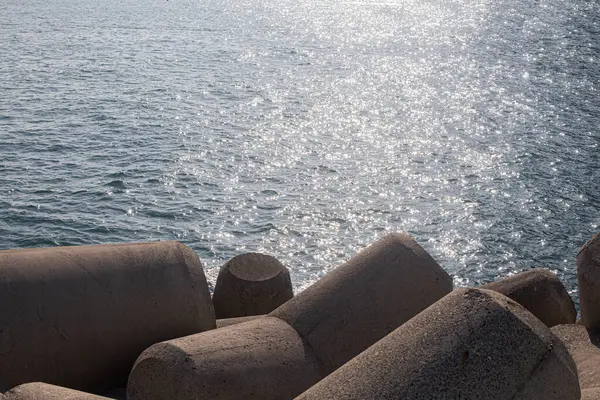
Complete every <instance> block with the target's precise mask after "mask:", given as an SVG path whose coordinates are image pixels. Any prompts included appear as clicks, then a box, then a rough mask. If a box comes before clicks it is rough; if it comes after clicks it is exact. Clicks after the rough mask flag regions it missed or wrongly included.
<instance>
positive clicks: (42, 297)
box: [0, 242, 215, 393]
mask: <svg viewBox="0 0 600 400" xmlns="http://www.w3.org/2000/svg"><path fill="white" fill-rule="evenodd" d="M0 327H1V328H0V385H3V386H5V387H7V388H11V387H14V386H17V385H19V384H21V383H25V382H35V381H41V382H49V383H53V384H56V385H61V386H65V387H70V388H76V389H80V390H85V391H90V392H94V393H100V392H102V391H104V390H108V389H110V388H112V387H118V386H125V385H126V382H127V376H128V374H129V371H130V370H131V367H132V366H133V363H134V362H135V360H136V358H137V357H138V356H139V355H140V353H141V352H142V351H144V350H145V349H146V348H147V347H149V346H151V345H152V344H154V343H157V342H160V341H163V340H167V339H171V338H176V337H180V336H185V335H189V334H192V333H196V332H201V331H204V330H208V329H212V328H214V327H215V317H214V310H213V307H212V302H211V299H210V293H209V291H208V286H207V283H206V278H205V276H204V271H203V269H202V265H201V264H200V260H199V259H198V257H197V255H196V254H195V253H194V252H193V251H192V250H191V249H190V248H188V247H187V246H184V245H182V244H180V243H177V242H156V243H132V244H114V245H97V246H74V247H56V248H47V249H21V250H7V251H0Z"/></svg>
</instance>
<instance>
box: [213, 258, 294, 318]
mask: <svg viewBox="0 0 600 400" xmlns="http://www.w3.org/2000/svg"><path fill="white" fill-rule="evenodd" d="M293 296H294V292H293V289H292V281H291V279H290V273H289V271H288V269H287V268H286V267H285V265H283V264H282V263H281V262H280V261H279V260H277V259H276V258H275V257H272V256H269V255H266V254H261V253H246V254H240V255H238V256H236V257H233V258H232V259H231V260H229V261H228V262H227V263H225V264H224V265H223V266H222V267H221V269H220V270H219V276H218V277H217V282H216V284H215V291H214V294H213V304H214V307H215V315H216V317H217V318H218V319H223V318H235V317H246V316H250V315H261V314H268V313H270V312H271V311H273V310H274V309H276V308H277V307H279V306H280V305H282V304H283V303H285V302H286V301H288V300H289V299H291V298H292V297H293Z"/></svg>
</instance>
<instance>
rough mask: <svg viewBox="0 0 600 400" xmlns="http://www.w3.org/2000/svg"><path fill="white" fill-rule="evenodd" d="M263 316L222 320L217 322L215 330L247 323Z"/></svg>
mask: <svg viewBox="0 0 600 400" xmlns="http://www.w3.org/2000/svg"><path fill="white" fill-rule="evenodd" d="M262 317H264V315H250V316H248V317H237V318H224V319H218V320H217V329H219V328H225V327H226V326H229V325H235V324H241V323H242V322H248V321H252V320H255V319H257V318H262Z"/></svg>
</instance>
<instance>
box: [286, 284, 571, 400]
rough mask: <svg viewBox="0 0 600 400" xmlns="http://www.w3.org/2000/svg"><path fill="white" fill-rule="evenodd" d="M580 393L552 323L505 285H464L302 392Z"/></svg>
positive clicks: (308, 395) (429, 395)
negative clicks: (501, 289)
mask: <svg viewBox="0 0 600 400" xmlns="http://www.w3.org/2000/svg"><path fill="white" fill-rule="evenodd" d="M579 396H580V390H579V383H578V381H577V370H576V368H575V364H574V362H573V360H572V358H571V356H570V355H569V353H568V352H567V350H566V349H565V347H564V345H563V344H562V343H561V342H560V340H559V339H557V338H556V337H555V336H554V335H553V334H552V333H551V332H550V330H549V329H548V327H546V326H545V325H544V324H543V323H542V322H541V321H539V320H538V319H537V318H535V317H534V316H533V315H532V314H531V313H530V312H529V311H527V310H526V309H525V308H523V307H522V306H521V305H519V304H518V303H516V302H514V301H513V300H511V299H509V298H507V297H505V296H504V295H501V294H499V293H497V292H493V291H489V290H484V289H458V290H455V291H454V292H452V293H451V294H449V295H447V296H445V297H444V298H443V299H442V300H440V301H438V302H437V303H435V304H434V305H432V306H431V307H429V308H427V309H426V310H425V311H423V312H421V313H420V314H419V315H417V316H416V317H414V318H412V319H411V320H410V321H408V322H407V323H405V324H404V325H402V326H401V327H399V328H398V329H396V330H395V331H394V332H392V333H391V334H389V335H388V336H386V337H385V338H384V339H382V340H380V341H379V342H377V343H376V344H375V345H373V346H371V347H370V348H369V349H367V350H366V351H364V352H363V353H362V354H360V355H359V356H357V357H355V358H354V359H352V360H351V361H350V362H348V363H347V364H345V365H344V366H342V367H341V368H339V369H338V370H337V371H335V372H333V373H332V374H331V375H329V376H328V377H327V378H325V379H323V380H322V381H320V382H319V383H317V384H316V385H315V386H313V387H312V388H310V389H309V390H307V391H306V392H304V393H303V394H302V395H300V396H299V397H297V399H298V400H311V399H319V400H323V399H336V400H343V399H352V400H361V399H364V400H368V399H369V400H370V399H378V400H392V399H394V400H395V399H407V400H408V399H410V400H418V399H423V400H425V399H461V400H475V399H494V400H505V399H506V400H513V399H515V400H533V399H540V400H541V399H544V400H559V399H560V400H577V399H579Z"/></svg>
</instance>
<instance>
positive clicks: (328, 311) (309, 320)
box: [270, 233, 453, 373]
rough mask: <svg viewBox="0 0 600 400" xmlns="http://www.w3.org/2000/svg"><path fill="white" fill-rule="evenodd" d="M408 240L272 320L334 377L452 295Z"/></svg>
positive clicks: (368, 256) (335, 277)
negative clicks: (285, 328) (287, 328)
mask: <svg viewBox="0 0 600 400" xmlns="http://www.w3.org/2000/svg"><path fill="white" fill-rule="evenodd" d="M452 287H453V283H452V278H451V277H450V276H449V275H448V274H447V273H446V272H445V271H444V270H443V269H442V267H440V266H439V265H438V263H437V262H435V260H434V259H433V258H432V257H431V256H430V255H429V254H427V252H426V251H425V250H424V249H423V248H422V247H421V246H420V245H419V244H418V243H417V242H416V241H415V240H414V239H413V238H412V237H411V236H410V235H408V234H406V233H392V234H388V235H387V236H384V237H383V238H382V239H380V240H378V241H377V242H376V243H374V244H373V245H371V246H369V247H367V248H366V249H364V250H363V251H361V252H360V253H359V254H357V255H356V256H354V257H352V258H351V259H350V260H349V261H348V262H346V263H345V264H343V265H341V266H339V267H337V268H336V269H334V270H333V271H331V272H329V273H328V274H327V275H325V276H324V277H323V278H322V279H321V280H319V281H318V282H316V283H315V284H313V285H312V286H310V287H309V288H307V289H306V290H304V291H303V292H302V293H300V294H298V295H297V296H295V297H294V298H293V299H291V300H289V301H288V302H286V303H285V304H283V305H282V306H281V307H279V308H278V309H276V310H275V311H273V312H272V313H271V314H270V315H272V316H275V317H277V318H281V319H282V320H284V321H286V322H288V323H289V324H290V325H291V326H293V327H294V329H296V330H297V331H298V333H299V334H300V336H301V337H302V338H303V339H304V340H306V341H307V343H308V344H309V345H310V347H311V348H312V349H313V350H314V352H315V354H316V355H317V357H318V358H319V360H321V362H322V363H323V365H324V367H325V370H326V373H330V372H332V371H334V370H335V369H337V368H339V367H340V366H341V365H343V364H344V363H346V362H347V361H348V360H350V359H351V358H352V357H354V356H356V355H357V354H359V353H360V352H361V351H363V350H365V349H366V348H367V347H369V346H370V345H372V344H373V343H375V342H376V341H377V340H379V339H381V338H383V337H384V336H385V335H387V334H388V333H390V332H392V331H393V330H394V329H396V328H397V327H398V326H400V325H402V324H403V323H404V322H406V321H408V320H409V319H410V318H412V317H413V316H414V315H416V314H418V313H419V312H421V311H422V310H423V309H425V308H426V307H428V306H429V305H431V304H433V303H434V302H435V301H437V300H438V299H440V298H442V297H443V296H444V295H446V294H447V293H449V292H450V291H451V290H452Z"/></svg>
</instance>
